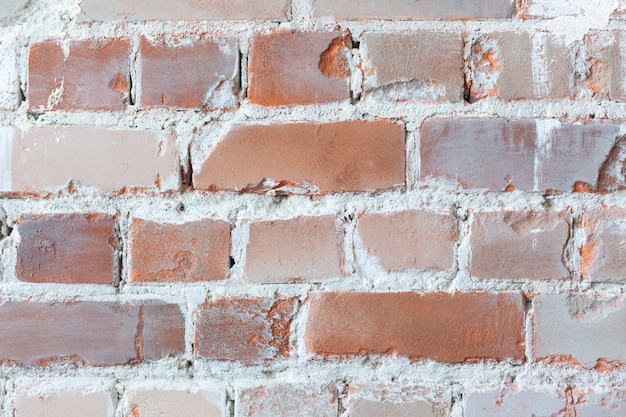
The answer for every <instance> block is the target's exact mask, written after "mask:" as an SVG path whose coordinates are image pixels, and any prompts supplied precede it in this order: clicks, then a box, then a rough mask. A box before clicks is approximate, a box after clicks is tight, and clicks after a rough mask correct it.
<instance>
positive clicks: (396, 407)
mask: <svg viewBox="0 0 626 417" xmlns="http://www.w3.org/2000/svg"><path fill="white" fill-rule="evenodd" d="M432 394H433V393H430V392H427V390H425V389H421V388H419V387H413V386H409V387H403V386H401V385H399V384H397V383H396V384H393V385H383V384H367V385H366V384H360V385H359V384H356V385H355V384H350V387H349V389H348V395H347V396H346V397H345V398H344V399H343V402H342V404H343V406H344V408H345V409H346V410H347V412H348V415H349V416H350V417H379V416H394V417H412V416H420V417H445V416H447V415H448V414H449V413H448V409H449V408H450V405H449V402H448V403H447V404H445V403H444V402H443V401H437V400H433V399H432V397H433V395H432ZM436 396H437V395H436V394H435V397H436Z"/></svg>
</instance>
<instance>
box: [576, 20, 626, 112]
mask: <svg viewBox="0 0 626 417" xmlns="http://www.w3.org/2000/svg"><path fill="white" fill-rule="evenodd" d="M585 46H586V55H585V66H586V77H585V79H584V83H583V85H584V86H585V87H586V89H587V93H588V94H589V95H591V96H592V97H594V98H597V99H611V100H623V99H624V98H626V83H625V79H626V73H625V72H624V57H623V56H622V50H623V49H624V47H625V46H626V35H625V33H624V32H621V31H594V32H592V33H590V34H589V35H587V36H586V37H585Z"/></svg>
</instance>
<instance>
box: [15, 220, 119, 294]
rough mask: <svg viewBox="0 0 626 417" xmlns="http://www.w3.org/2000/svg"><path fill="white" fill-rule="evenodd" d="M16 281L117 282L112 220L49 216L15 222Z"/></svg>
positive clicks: (114, 237) (113, 223)
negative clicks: (18, 239)
mask: <svg viewBox="0 0 626 417" xmlns="http://www.w3.org/2000/svg"><path fill="white" fill-rule="evenodd" d="M17 230H18V232H19V234H20V238H21V239H20V242H19V245H18V247H17V268H16V269H17V278H18V279H19V280H21V281H26V282H38V283H44V282H46V283H61V284H109V285H115V284H117V282H118V279H119V276H118V257H117V243H116V241H117V237H116V236H115V220H114V219H113V218H112V217H111V216H107V215H103V214H91V215H82V214H72V215H52V216H39V217H30V218H23V219H21V220H20V221H19V222H18V227H17Z"/></svg>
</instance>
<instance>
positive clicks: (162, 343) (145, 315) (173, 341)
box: [139, 303, 185, 360]
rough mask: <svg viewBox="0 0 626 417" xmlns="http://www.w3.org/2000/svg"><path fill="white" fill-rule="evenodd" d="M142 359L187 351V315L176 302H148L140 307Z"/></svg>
mask: <svg viewBox="0 0 626 417" xmlns="http://www.w3.org/2000/svg"><path fill="white" fill-rule="evenodd" d="M139 314H140V318H141V323H142V327H141V329H142V333H141V352H140V355H139V357H140V359H148V360H152V359H154V360H158V359H161V358H165V357H167V356H175V355H177V354H182V353H184V352H185V317H184V315H183V313H182V312H181V309H180V307H179V306H178V305H176V304H162V303H147V304H145V305H142V306H141V307H140V311H139Z"/></svg>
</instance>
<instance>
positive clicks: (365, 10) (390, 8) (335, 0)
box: [313, 0, 513, 19]
mask: <svg viewBox="0 0 626 417" xmlns="http://www.w3.org/2000/svg"><path fill="white" fill-rule="evenodd" d="M512 14H513V5H512V2H511V1H510V0H479V1H474V2H471V3H456V4H455V5H454V7H451V6H450V5H449V4H447V3H445V2H441V1H437V0H422V1H420V2H413V1H406V0H391V1H387V2H385V3H380V2H372V1H368V0H357V1H349V0H315V2H314V6H313V16H316V17H322V16H333V17H335V18H337V19H472V18H479V19H504V18H507V17H511V15H512Z"/></svg>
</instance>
